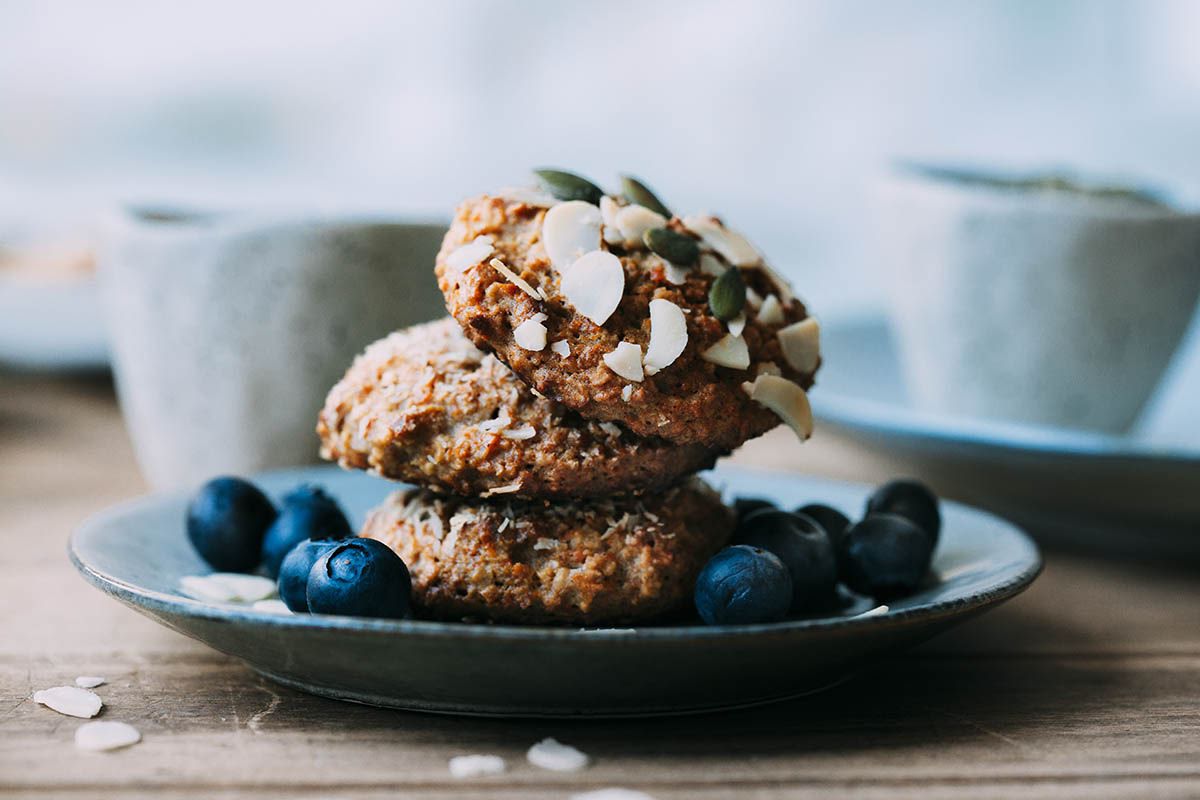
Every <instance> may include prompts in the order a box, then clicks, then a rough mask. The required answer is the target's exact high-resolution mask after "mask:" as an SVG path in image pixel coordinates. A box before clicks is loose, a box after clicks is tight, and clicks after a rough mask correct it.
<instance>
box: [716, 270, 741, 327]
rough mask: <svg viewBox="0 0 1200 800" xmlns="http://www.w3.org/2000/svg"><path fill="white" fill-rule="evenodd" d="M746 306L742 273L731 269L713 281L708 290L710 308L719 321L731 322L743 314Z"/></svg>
mask: <svg viewBox="0 0 1200 800" xmlns="http://www.w3.org/2000/svg"><path fill="white" fill-rule="evenodd" d="M745 305H746V284H745V282H744V281H743V280H742V271H741V270H740V269H738V268H737V267H730V268H729V269H727V270H725V271H724V272H723V273H721V277H719V278H717V279H716V280H715V281H713V285H712V288H711V289H709V290H708V307H709V308H711V309H712V312H713V316H714V317H716V318H717V319H719V320H725V321H728V320H731V319H733V318H734V317H736V316H737V315H738V314H740V313H742V308H743V307H744V306H745Z"/></svg>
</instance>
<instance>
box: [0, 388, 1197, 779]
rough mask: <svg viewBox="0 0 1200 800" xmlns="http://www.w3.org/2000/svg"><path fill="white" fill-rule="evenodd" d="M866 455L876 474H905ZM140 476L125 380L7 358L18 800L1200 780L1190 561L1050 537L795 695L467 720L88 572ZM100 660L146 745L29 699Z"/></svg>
mask: <svg viewBox="0 0 1200 800" xmlns="http://www.w3.org/2000/svg"><path fill="white" fill-rule="evenodd" d="M779 444H780V446H781V447H783V446H785V445H783V443H782V442H781V443H779ZM800 452H801V451H799V450H796V451H795V452H794V453H793V455H796V456H797V461H796V462H793V463H803V464H804V465H805V468H806V469H807V470H808V471H812V472H817V473H822V474H829V473H835V472H836V473H838V474H845V473H846V472H848V471H849V472H853V471H854V470H855V469H856V467H855V465H854V461H853V459H854V457H855V456H854V453H855V450H854V448H853V446H852V445H851V444H850V443H848V442H844V441H829V440H827V441H826V442H820V441H819V440H815V441H814V442H813V443H812V445H811V446H806V448H805V449H804V450H803V451H802V452H803V461H802V462H801V461H799V458H798V454H799V453H800ZM858 469H860V470H861V474H864V475H867V476H868V479H873V478H874V477H875V473H876V472H877V471H883V470H887V469H889V467H888V466H887V465H880V464H874V463H862V464H860V465H859V467H858ZM141 491H143V485H142V482H141V480H140V478H139V477H138V475H137V472H136V468H135V465H134V463H133V459H132V454H131V452H130V449H129V445H128V442H127V440H126V437H125V434H124V431H123V428H122V426H121V424H120V420H119V416H118V414H117V411H116V407H115V404H114V402H113V398H112V394H111V388H110V386H109V385H108V384H107V383H106V382H105V381H102V380H80V379H47V378H35V377H30V376H21V375H11V374H3V373H0V554H2V555H0V566H3V570H2V572H0V632H2V633H3V636H0V797H3V796H14V797H15V796H21V797H39V798H41V797H64V798H96V797H110V796H111V797H116V796H120V797H135V798H136V797H147V798H148V797H155V798H224V797H253V798H275V797H279V798H283V797H288V798H295V797H322V798H325V797H339V798H342V797H345V798H372V797H389V798H394V797H409V796H411V797H436V798H465V797H495V798H518V797H519V798H535V799H536V800H540V798H563V797H567V796H569V795H570V794H571V793H572V792H577V791H583V790H586V789H595V788H601V787H604V786H625V787H630V788H639V789H642V790H643V791H647V792H649V793H651V794H652V795H653V796H655V797H659V798H685V797H687V798H719V797H730V796H738V797H751V798H776V797H796V798H807V797H841V796H853V797H863V798H893V797H899V798H908V797H913V798H915V797H921V798H933V799H934V800H937V799H938V798H960V797H968V796H969V797H971V798H972V799H973V800H975V799H976V798H990V797H1019V798H1025V797H1055V798H1084V797H1087V798H1126V797H1139V796H1147V797H1151V796H1152V797H1195V796H1200V580H1197V578H1198V577H1200V576H1197V575H1196V574H1195V572H1194V571H1193V570H1192V569H1190V568H1188V567H1186V566H1184V565H1174V566H1161V565H1160V566H1148V565H1139V566H1130V565H1123V564H1121V563H1114V562H1106V561H1103V560H1099V559H1089V558H1084V557H1080V556H1076V555H1066V554H1061V553H1053V552H1052V553H1049V554H1048V558H1047V562H1048V563H1047V569H1046V572H1045V574H1044V575H1043V576H1042V577H1041V578H1040V579H1039V580H1038V582H1037V583H1036V584H1035V585H1034V586H1033V588H1032V589H1030V591H1029V592H1028V593H1026V594H1025V595H1023V596H1021V597H1019V598H1017V599H1016V600H1014V601H1013V602H1011V603H1009V604H1007V605H1006V606H1003V607H1001V608H1000V609H998V610H996V611H994V612H992V613H990V614H988V615H985V616H984V617H981V618H980V619H978V620H977V621H975V622H974V623H972V624H970V625H966V626H964V627H962V628H959V629H957V630H955V631H952V632H950V633H948V634H946V635H944V636H941V637H939V638H938V639H935V640H934V641H932V642H930V643H928V644H926V645H924V646H922V647H921V648H918V649H917V650H915V651H913V652H912V653H910V654H908V655H904V656H899V657H896V658H893V659H890V660H888V661H885V662H882V663H880V664H877V665H876V666H874V667H873V668H872V669H871V670H869V671H867V672H865V673H863V674H861V675H859V676H857V677H856V678H855V679H853V680H851V681H849V682H847V683H845V684H843V685H841V686H839V687H836V688H834V689H833V690H831V691H828V692H825V693H823V694H819V695H816V696H813V697H810V698H805V699H802V700H798V701H795V702H791V703H787V704H782V705H776V706H769V707H765V708H760V709H752V710H746V711H740V712H734V713H727V714H720V715H713V716H706V717H697V718H669V719H662V720H639V721H603V722H587V723H571V722H561V721H545V722H538V721H506V720H469V719H456V718H450V717H436V716H427V715H419V714H412V713H404V712H396V711H388V710H382V709H374V708H368V707H365V706H357V705H351V704H345V703H338V702H335V701H330V700H324V699H320V698H315V697H309V696H307V695H303V694H300V693H298V692H294V691H292V690H288V689H284V688H281V687H277V686H274V685H273V684H270V683H268V682H266V681H264V680H262V679H261V678H259V677H257V676H256V675H254V674H253V673H251V672H249V671H248V670H247V669H245V668H244V667H242V666H241V665H240V664H239V663H238V662H236V661H234V660H232V659H229V658H226V657H224V656H222V655H220V654H217V653H214V652H213V651H211V650H208V649H207V648H204V647H202V646H201V645H199V644H197V643H195V642H192V641H190V640H188V639H185V638H183V637H182V636H179V635H178V634H175V633H173V632H171V631H169V630H166V629H164V628H161V627H159V626H158V625H156V624H154V623H151V622H150V621H148V620H146V619H144V618H142V617H140V616H139V615H137V614H136V613H134V612H133V611H131V610H129V609H126V608H124V607H122V606H120V605H118V604H117V603H116V602H115V601H112V600H109V599H107V598H105V597H103V596H102V595H101V594H99V593H98V592H96V591H95V590H94V589H92V588H90V587H89V586H87V585H86V584H85V583H84V582H83V581H82V580H81V579H79V578H78V577H77V576H76V575H75V574H74V571H73V570H72V568H71V567H70V565H69V563H68V562H67V560H66V557H65V555H64V547H65V542H66V537H67V535H68V533H69V532H70V530H71V529H72V528H73V527H74V526H75V525H76V524H77V523H78V522H79V521H80V520H81V519H82V518H83V517H84V516H86V515H87V514H89V513H91V512H93V511H95V510H98V509H99V508H102V507H104V506H106V505H109V504H111V503H113V502H116V501H119V500H121V499H124V498H126V497H128V496H130V495H133V494H136V493H139V492H141ZM674 668H680V669H686V665H678V666H677V667H674ZM81 674H97V675H103V676H105V677H106V678H108V681H109V682H108V684H107V685H105V686H103V687H101V688H100V689H98V690H97V691H98V692H99V693H100V694H101V696H102V697H103V698H104V699H105V703H106V707H105V710H104V712H103V714H102V718H106V719H114V720H124V721H127V722H130V723H132V724H133V725H135V726H136V727H138V728H139V729H140V730H141V731H142V733H143V736H144V741H143V742H142V743H141V744H139V745H136V746H134V747H132V748H129V749H127V750H124V751H120V752H116V753H107V754H88V753H80V752H78V751H76V750H75V749H74V747H73V744H72V739H71V737H72V734H73V731H74V729H75V727H76V726H77V725H78V724H79V722H78V721H77V720H74V719H71V718H68V717H63V716H60V715H58V714H55V713H53V712H51V711H49V710H47V709H45V708H42V707H40V706H37V705H35V704H34V703H33V702H32V701H31V700H30V699H29V697H30V695H31V694H32V692H33V691H34V690H35V689H38V688H44V687H47V686H52V685H58V684H62V683H70V682H71V681H72V680H73V679H74V677H75V676H76V675H81ZM730 679H731V680H736V679H737V676H730ZM544 736H555V737H557V738H559V739H561V740H563V741H567V742H570V743H572V744H575V745H576V746H578V747H580V748H581V749H583V750H584V751H585V752H588V753H589V754H590V755H592V756H593V758H594V759H595V763H594V765H593V766H592V767H591V768H590V769H588V770H586V771H585V772H582V773H577V774H567V775H563V774H555V773H549V772H544V771H540V770H536V769H534V768H533V767H531V766H529V765H528V764H526V763H525V760H524V751H525V749H526V748H527V747H528V746H529V745H530V744H532V743H533V742H534V741H536V740H538V739H540V738H542V737H544ZM471 752H486V753H497V754H500V755H503V756H504V757H505V758H507V759H508V761H509V764H510V767H511V771H510V772H509V773H508V774H506V775H504V776H502V777H500V778H489V779H479V780H473V781H455V780H453V779H451V778H450V777H449V776H448V773H447V770H446V762H447V760H448V759H449V758H450V757H451V756H453V755H458V754H463V753H471Z"/></svg>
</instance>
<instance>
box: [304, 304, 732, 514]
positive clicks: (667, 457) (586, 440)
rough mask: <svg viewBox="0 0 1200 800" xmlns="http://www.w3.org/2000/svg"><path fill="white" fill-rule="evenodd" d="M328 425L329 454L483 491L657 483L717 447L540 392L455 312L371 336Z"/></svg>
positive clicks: (627, 489)
mask: <svg viewBox="0 0 1200 800" xmlns="http://www.w3.org/2000/svg"><path fill="white" fill-rule="evenodd" d="M317 432H318V434H319V435H320V437H321V455H322V456H323V457H325V458H327V459H331V460H336V461H337V462H338V463H340V464H341V465H342V466H344V467H350V468H355V469H365V470H369V471H371V472H374V473H376V474H379V475H382V476H383V477H385V478H391V479H394V480H401V481H409V482H412V483H418V484H421V485H424V486H428V487H431V488H435V489H441V490H443V491H448V492H453V493H456V494H461V495H471V496H481V497H489V496H493V495H509V496H514V497H523V498H546V499H557V498H583V497H602V496H606V495H612V494H623V493H649V492H655V491H658V490H661V489H663V488H665V487H667V486H669V485H671V484H672V483H675V482H676V481H677V480H678V479H679V478H680V477H682V476H684V475H687V474H690V473H692V472H696V471H698V470H702V469H707V468H708V467H711V466H712V464H713V462H714V461H715V460H716V456H717V453H715V452H714V451H713V450H710V449H708V448H705V447H703V446H701V445H676V444H671V443H669V442H667V441H665V440H662V439H643V438H639V437H636V436H634V435H632V434H631V433H629V432H628V431H626V430H624V429H622V428H620V427H619V426H617V425H615V424H613V423H609V422H589V421H586V420H584V419H582V418H581V417H579V416H578V415H576V414H574V413H572V412H569V411H567V410H566V409H565V408H564V407H563V406H561V405H559V404H557V403H554V402H551V401H550V400H547V399H545V398H542V397H538V396H537V395H535V394H534V393H533V391H532V390H531V389H530V388H529V387H527V386H526V385H525V384H524V383H522V382H521V381H520V380H519V379H518V378H517V377H516V376H515V375H513V374H512V372H511V371H509V369H508V368H507V367H506V366H504V365H503V364H501V363H500V362H499V361H498V360H497V359H496V358H495V356H492V355H485V354H484V353H482V352H480V351H479V350H478V349H476V348H475V346H474V345H472V344H471V343H470V342H469V341H468V340H467V338H466V337H465V336H464V335H463V333H462V331H461V329H460V328H459V326H458V323H456V322H455V321H454V320H452V319H444V320H440V321H438V322H431V323H426V324H424V325H417V326H415V327H412V328H408V329H406V330H403V331H399V332H397V333H393V334H392V335H390V336H388V337H387V338H385V339H381V340H379V341H378V342H375V343H374V344H372V345H371V346H369V347H368V348H367V349H366V351H365V352H364V353H363V354H362V355H360V356H359V357H358V358H357V359H356V360H355V362H354V364H353V366H351V368H350V370H349V371H348V372H347V373H346V376H345V377H344V378H343V379H342V380H341V381H340V382H339V383H338V384H337V385H336V386H334V387H333V389H332V390H331V391H330V393H329V396H328V398H327V399H326V401H325V407H324V409H323V410H322V411H321V414H320V418H319V421H318V425H317Z"/></svg>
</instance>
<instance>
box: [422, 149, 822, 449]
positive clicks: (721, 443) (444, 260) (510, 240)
mask: <svg viewBox="0 0 1200 800" xmlns="http://www.w3.org/2000/svg"><path fill="white" fill-rule="evenodd" d="M562 175H563V173H554V174H553V175H552V176H551V177H552V178H554V180H553V181H552V182H551V183H552V185H551V187H550V189H551V190H552V191H553V192H554V194H557V195H558V196H557V197H555V196H554V195H552V194H550V193H549V192H545V191H531V190H508V191H503V192H499V193H497V194H495V195H483V196H481V197H477V198H474V199H472V200H468V201H466V202H465V203H463V204H462V205H460V206H459V207H458V210H457V213H456V215H455V219H454V222H453V224H452V225H451V228H450V230H449V231H448V232H447V234H446V238H445V240H444V241H443V242H442V249H441V252H440V253H438V258H437V275H438V284H439V286H440V287H441V290H442V293H443V294H444V295H445V297H446V306H447V308H448V309H449V311H450V313H451V315H452V316H453V317H454V318H455V319H456V320H458V322H459V324H461V325H462V327H463V330H464V331H465V332H466V334H467V336H468V337H470V338H471V339H472V341H474V342H475V343H476V344H477V345H478V346H480V347H483V348H485V349H488V350H492V351H494V352H495V353H496V355H497V356H498V357H499V358H500V359H501V360H502V361H504V362H505V363H506V364H507V365H508V366H509V367H510V368H511V369H512V370H513V371H514V372H516V373H517V375H519V376H520V377H521V378H522V379H523V380H524V381H526V382H527V383H528V384H530V385H531V386H533V387H534V388H535V389H537V390H538V391H539V392H541V393H542V394H544V395H546V396H547V397H551V398H553V399H555V400H557V401H558V402H560V403H562V404H563V405H565V406H567V407H568V408H571V409H574V410H575V411H577V412H578V413H579V414H580V415H582V416H584V417H587V418H590V419H597V420H606V421H613V422H618V423H620V424H621V425H623V426H625V427H626V428H628V429H629V430H631V431H633V432H634V433H636V434H638V435H640V436H656V437H662V438H664V439H667V440H670V441H674V442H676V443H680V444H696V443H698V444H703V445H705V446H707V447H711V448H715V449H719V450H731V449H733V448H735V447H737V446H738V445H740V444H741V443H742V442H744V441H745V440H747V439H749V438H752V437H754V436H758V435H760V434H762V433H765V432H766V431H768V430H770V429H771V428H773V427H774V426H775V425H777V424H778V423H779V421H780V420H781V419H782V420H783V421H785V422H787V423H788V424H789V425H791V426H792V428H793V429H794V430H795V431H796V432H797V434H798V435H799V436H800V437H801V438H802V439H803V438H807V437H808V435H809V434H810V433H811V430H812V416H811V412H810V410H809V407H808V400H807V396H806V394H805V390H807V389H808V388H809V387H810V386H811V385H812V382H813V374H814V373H815V372H816V370H817V367H818V366H819V364H820V355H819V345H818V335H819V328H818V326H817V324H816V320H814V319H812V318H811V317H809V316H808V313H807V311H806V309H805V307H804V305H803V304H802V303H801V302H800V301H799V300H797V299H795V298H794V297H793V295H792V292H791V289H790V288H789V287H788V286H787V284H786V283H785V282H784V281H783V280H782V279H781V278H779V276H778V275H777V274H775V273H774V272H773V271H771V270H770V269H769V268H768V267H767V266H766V264H764V263H763V260H762V256H761V255H760V254H759V253H758V251H757V250H755V248H754V247H753V246H751V245H750V244H749V242H747V241H746V240H745V239H744V238H743V237H742V236H741V235H740V234H738V233H737V232H735V231H733V230H731V229H730V228H727V227H726V226H725V225H724V224H723V223H722V222H721V221H720V220H719V219H717V218H716V217H712V216H707V215H697V216H684V217H679V216H674V215H673V216H670V217H669V218H668V216H667V215H666V214H664V213H661V212H664V211H666V209H665V208H664V207H663V206H662V204H661V203H660V202H659V201H658V200H657V198H655V197H654V196H653V195H652V194H650V193H649V192H648V191H647V190H646V189H645V187H643V186H642V185H641V184H637V183H636V182H630V181H627V194H628V195H631V196H632V197H633V198H634V199H637V200H638V201H639V202H636V203H635V202H632V200H631V199H629V198H628V197H617V196H612V195H605V194H603V193H601V192H600V190H599V189H597V188H596V187H594V186H592V185H591V184H590V183H588V182H587V181H584V180H582V179H579V178H577V177H575V176H570V175H567V176H566V179H569V180H566V179H561V178H559V177H557V176H562ZM564 183H565V188H564V185H563V184H564ZM588 187H590V189H589V188H588ZM564 197H574V198H583V199H570V200H564V199H560V198H564ZM714 284H715V287H714Z"/></svg>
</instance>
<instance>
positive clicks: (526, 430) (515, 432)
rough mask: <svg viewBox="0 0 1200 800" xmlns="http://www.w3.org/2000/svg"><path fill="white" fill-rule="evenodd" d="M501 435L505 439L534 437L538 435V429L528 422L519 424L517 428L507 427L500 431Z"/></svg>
mask: <svg viewBox="0 0 1200 800" xmlns="http://www.w3.org/2000/svg"><path fill="white" fill-rule="evenodd" d="M500 435H501V436H503V437H504V438H505V439H517V440H519V441H520V440H525V439H532V438H533V437H534V436H537V429H536V428H534V427H533V426H532V425H530V424H528V423H526V424H524V425H518V426H517V427H515V428H505V429H504V430H502V431H500Z"/></svg>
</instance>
